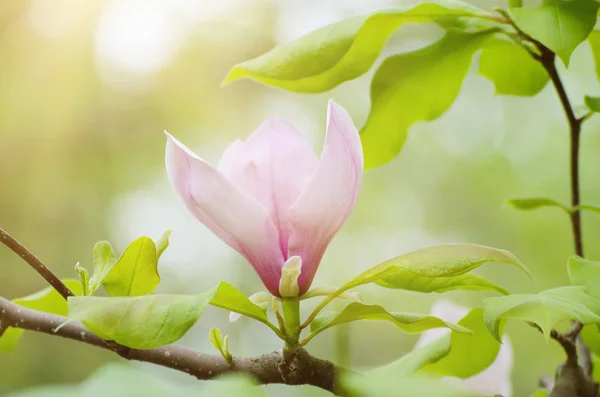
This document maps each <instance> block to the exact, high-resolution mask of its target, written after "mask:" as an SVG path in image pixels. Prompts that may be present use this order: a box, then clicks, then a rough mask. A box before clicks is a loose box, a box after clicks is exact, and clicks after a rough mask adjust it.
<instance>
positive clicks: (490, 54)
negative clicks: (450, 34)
mask: <svg viewBox="0 0 600 397" xmlns="http://www.w3.org/2000/svg"><path fill="white" fill-rule="evenodd" d="M479 73H481V74H482V75H483V76H485V77H486V78H487V79H488V80H490V81H491V82H492V83H494V85H495V86H496V94H499V95H518V96H532V95H535V94H537V93H538V92H540V91H541V90H542V88H544V87H545V86H546V83H548V80H549V79H550V77H549V76H548V73H547V72H546V70H545V69H544V67H543V66H542V65H541V64H540V63H539V62H538V61H536V60H535V59H533V57H532V56H531V55H530V54H529V53H528V52H527V51H526V50H525V49H524V48H523V47H521V46H520V45H518V44H515V43H513V42H512V41H505V40H490V41H489V42H488V43H487V45H486V46H484V47H483V50H482V51H481V57H480V59H479Z"/></svg>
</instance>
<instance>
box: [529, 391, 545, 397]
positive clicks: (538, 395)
mask: <svg viewBox="0 0 600 397" xmlns="http://www.w3.org/2000/svg"><path fill="white" fill-rule="evenodd" d="M547 396H548V392H547V391H546V390H545V389H540V390H537V391H535V392H534V393H533V394H532V395H531V396H530V397H547Z"/></svg>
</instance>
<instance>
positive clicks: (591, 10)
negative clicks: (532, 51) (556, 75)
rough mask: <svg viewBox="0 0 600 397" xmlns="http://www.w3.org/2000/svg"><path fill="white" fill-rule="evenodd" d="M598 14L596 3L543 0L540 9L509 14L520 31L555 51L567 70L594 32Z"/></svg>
mask: <svg viewBox="0 0 600 397" xmlns="http://www.w3.org/2000/svg"><path fill="white" fill-rule="evenodd" d="M597 12H598V3H597V2H595V1H594V0H577V1H572V0H543V2H542V5H540V6H538V7H527V8H512V9H511V10H510V14H511V16H512V19H513V21H514V23H515V24H516V25H517V26H518V27H519V29H521V30H522V31H523V32H525V33H526V34H528V35H529V36H531V37H533V38H534V39H536V40H538V41H539V42H541V43H542V44H544V45H545V46H546V47H548V48H549V49H551V50H552V51H554V52H555V53H556V54H557V55H558V56H559V57H560V58H561V59H562V60H563V62H564V63H565V65H567V66H568V65H569V58H570V57H571V53H572V52H573V50H575V48H576V47H577V46H578V45H579V44H580V43H581V42H582V41H584V40H585V39H586V38H587V37H588V35H589V34H590V32H591V31H592V29H594V25H595V24H596V13H597Z"/></svg>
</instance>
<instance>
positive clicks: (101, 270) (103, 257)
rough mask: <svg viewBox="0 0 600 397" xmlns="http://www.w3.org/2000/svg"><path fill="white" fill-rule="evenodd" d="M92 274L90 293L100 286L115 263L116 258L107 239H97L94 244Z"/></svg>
mask: <svg viewBox="0 0 600 397" xmlns="http://www.w3.org/2000/svg"><path fill="white" fill-rule="evenodd" d="M93 256H94V274H93V275H92V277H91V278H90V295H93V294H94V292H96V291H97V290H98V288H100V287H101V286H102V283H103V282H104V279H105V278H106V276H107V275H108V273H110V271H111V269H112V268H113V266H114V265H115V262H116V258H115V253H114V251H113V249H112V246H111V245H110V243H109V242H108V241H99V242H97V243H96V245H95V246H94V254H93Z"/></svg>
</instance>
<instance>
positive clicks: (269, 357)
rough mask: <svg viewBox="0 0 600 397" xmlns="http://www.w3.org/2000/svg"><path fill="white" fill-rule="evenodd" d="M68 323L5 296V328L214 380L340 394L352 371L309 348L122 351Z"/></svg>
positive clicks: (1, 313) (1, 318)
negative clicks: (223, 352)
mask: <svg viewBox="0 0 600 397" xmlns="http://www.w3.org/2000/svg"><path fill="white" fill-rule="evenodd" d="M65 321H67V318H66V317H62V316H57V315H54V314H48V313H43V312H39V311H36V310H31V309H27V308H24V307H21V306H18V305H16V304H14V303H12V302H10V301H8V300H6V299H4V298H1V297H0V324H2V325H3V326H10V327H15V328H21V329H25V330H29V331H35V332H41V333H44V334H48V335H54V336H60V337H63V338H67V339H71V340H75V341H78V342H81V343H85V344H88V345H92V346H96V347H99V348H101V349H107V350H111V351H113V352H115V353H117V354H119V355H120V356H121V357H123V358H125V359H127V360H136V361H143V362H148V363H153V364H156V365H160V366H163V367H167V368H171V369H174V370H176V371H181V372H185V373H187V374H189V375H191V376H194V377H196V378H198V379H201V380H207V379H213V378H215V377H218V376H219V375H223V374H225V373H231V372H241V373H246V374H248V375H251V376H253V377H254V378H256V379H257V380H258V382H259V383H261V384H269V383H285V384H288V385H304V384H306V385H312V386H316V387H319V388H321V389H325V390H328V391H330V392H333V393H339V392H340V390H338V388H337V387H336V378H337V376H338V375H339V374H340V373H342V372H347V370H345V369H341V368H339V367H336V366H334V364H332V363H331V362H329V361H325V360H321V359H318V358H316V357H313V356H311V355H310V354H308V353H307V352H306V351H305V350H303V349H298V350H296V351H294V352H291V353H290V352H287V353H286V356H285V357H284V355H283V353H282V352H281V351H275V352H272V353H269V354H265V355H262V356H257V357H249V358H234V359H233V365H232V366H231V367H230V366H229V365H228V364H227V362H226V361H225V359H224V358H223V357H222V356H220V355H218V356H217V355H210V354H204V353H201V352H198V351H196V350H193V349H190V348H187V347H183V346H176V345H169V346H162V347H158V348H155V349H148V350H139V349H130V348H127V349H125V350H123V351H120V350H118V349H114V348H112V347H111V346H110V345H111V343H110V342H109V341H106V340H104V339H102V338H100V337H98V336H96V335H94V334H93V333H91V332H90V331H88V330H87V329H86V328H85V327H84V326H83V325H82V324H81V323H79V322H71V323H68V324H66V325H64V326H62V327H60V328H59V329H58V330H56V328H57V327H58V326H59V325H61V324H63V323H65ZM55 330H56V331H55ZM107 342H108V343H107Z"/></svg>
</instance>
